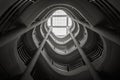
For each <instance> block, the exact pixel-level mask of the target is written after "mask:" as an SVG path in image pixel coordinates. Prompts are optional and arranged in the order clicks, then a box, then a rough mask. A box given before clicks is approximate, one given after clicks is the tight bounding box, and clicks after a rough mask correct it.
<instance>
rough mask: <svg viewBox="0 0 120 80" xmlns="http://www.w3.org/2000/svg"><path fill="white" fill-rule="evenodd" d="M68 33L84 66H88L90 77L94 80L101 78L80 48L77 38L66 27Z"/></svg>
mask: <svg viewBox="0 0 120 80" xmlns="http://www.w3.org/2000/svg"><path fill="white" fill-rule="evenodd" d="M68 31H69V34H70V36H71V38H72V39H73V41H74V44H75V45H76V47H77V49H78V51H79V53H80V55H81V57H82V59H83V61H84V62H85V64H86V66H87V67H88V70H89V72H90V73H91V75H92V77H93V79H94V80H101V79H100V77H99V75H98V73H97V72H96V70H95V67H94V66H93V65H92V64H91V62H90V61H89V59H88V58H87V56H86V54H85V52H84V51H83V50H82V48H81V47H80V45H79V43H78V42H77V40H76V39H75V38H74V36H73V34H72V32H71V31H70V29H69V28H68Z"/></svg>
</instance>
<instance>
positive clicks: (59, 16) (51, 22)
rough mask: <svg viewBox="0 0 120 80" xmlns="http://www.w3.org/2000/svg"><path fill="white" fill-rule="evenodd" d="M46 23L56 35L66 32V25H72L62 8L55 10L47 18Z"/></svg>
mask: <svg viewBox="0 0 120 80" xmlns="http://www.w3.org/2000/svg"><path fill="white" fill-rule="evenodd" d="M47 25H48V26H49V27H52V32H53V33H54V34H55V35H56V36H58V37H64V36H66V35H67V34H68V30H67V27H68V26H72V20H71V18H70V17H69V16H68V15H67V13H66V12H65V11H63V10H56V11H55V12H54V13H53V14H52V15H51V16H50V18H49V19H48V21H47Z"/></svg>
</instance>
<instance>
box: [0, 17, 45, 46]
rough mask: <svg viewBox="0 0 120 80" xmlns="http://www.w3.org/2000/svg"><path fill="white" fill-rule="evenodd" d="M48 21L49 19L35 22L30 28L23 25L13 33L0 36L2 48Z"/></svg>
mask: <svg viewBox="0 0 120 80" xmlns="http://www.w3.org/2000/svg"><path fill="white" fill-rule="evenodd" d="M46 21H47V19H45V20H42V21H38V22H35V23H34V24H32V25H31V26H29V27H26V26H25V25H21V26H19V27H18V28H17V29H15V30H12V31H10V32H8V33H6V34H3V35H1V36H0V47H1V46H3V45H5V44H7V43H9V42H10V41H12V40H14V39H15V38H17V37H19V36H21V35H22V34H24V33H26V32H28V31H30V30H31V29H33V28H34V27H36V26H38V25H40V24H42V23H44V22H46ZM11 27H12V26H11Z"/></svg>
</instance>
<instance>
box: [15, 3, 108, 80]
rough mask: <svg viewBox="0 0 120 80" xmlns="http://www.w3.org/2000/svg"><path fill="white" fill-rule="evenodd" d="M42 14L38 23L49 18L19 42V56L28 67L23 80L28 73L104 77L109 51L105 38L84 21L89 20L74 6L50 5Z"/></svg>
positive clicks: (50, 77) (73, 79)
mask: <svg viewBox="0 0 120 80" xmlns="http://www.w3.org/2000/svg"><path fill="white" fill-rule="evenodd" d="M41 15H42V16H43V17H42V18H41V16H39V17H38V18H37V19H36V22H37V21H39V20H40V19H41V20H44V19H47V20H46V21H44V22H42V23H41V24H39V25H37V26H36V27H35V28H34V29H32V30H31V31H29V32H27V33H25V34H24V35H22V37H21V38H20V39H19V41H18V45H17V46H18V47H17V49H18V53H19V56H20V58H21V60H22V61H23V62H24V64H25V65H26V66H27V68H26V70H25V72H24V76H22V78H21V80H24V79H25V77H26V76H28V75H29V76H31V78H32V79H33V80H67V79H69V80H80V79H83V80H92V79H94V80H100V77H99V75H98V72H99V71H100V67H101V64H102V62H103V61H104V58H105V56H106V51H107V49H106V43H105V42H104V38H103V37H101V36H100V35H98V34H97V33H95V32H93V31H91V30H89V29H87V28H86V26H85V25H84V24H86V25H88V26H89V22H88V21H87V20H86V19H85V18H84V17H83V16H82V15H81V14H80V12H79V11H78V10H77V9H75V8H74V7H72V6H70V5H69V6H68V5H62V7H61V5H53V6H50V7H49V8H47V9H46V10H45V11H44V12H43V14H41ZM76 15H77V16H76ZM81 22H82V23H84V24H82V23H81ZM26 40H27V41H28V42H26ZM45 76H47V77H45ZM83 76H84V77H83ZM85 76H86V77H85Z"/></svg>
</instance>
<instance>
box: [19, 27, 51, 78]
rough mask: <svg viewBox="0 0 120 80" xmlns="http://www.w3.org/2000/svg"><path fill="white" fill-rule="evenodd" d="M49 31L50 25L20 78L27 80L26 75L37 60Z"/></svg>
mask: <svg viewBox="0 0 120 80" xmlns="http://www.w3.org/2000/svg"><path fill="white" fill-rule="evenodd" d="M50 32H51V27H50V29H49V31H48V33H47V35H46V36H45V38H44V40H43V42H42V43H41V45H40V47H39V49H38V50H37V52H36V54H35V55H34V56H33V58H32V60H31V62H30V63H29V64H28V67H27V68H26V70H25V71H24V73H23V76H22V77H21V79H20V80H27V76H29V75H30V73H31V71H32V70H33V68H34V66H35V64H36V62H37V60H38V58H39V56H40V53H41V51H42V49H43V47H44V45H45V43H46V40H47V38H48V36H49V34H50Z"/></svg>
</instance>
